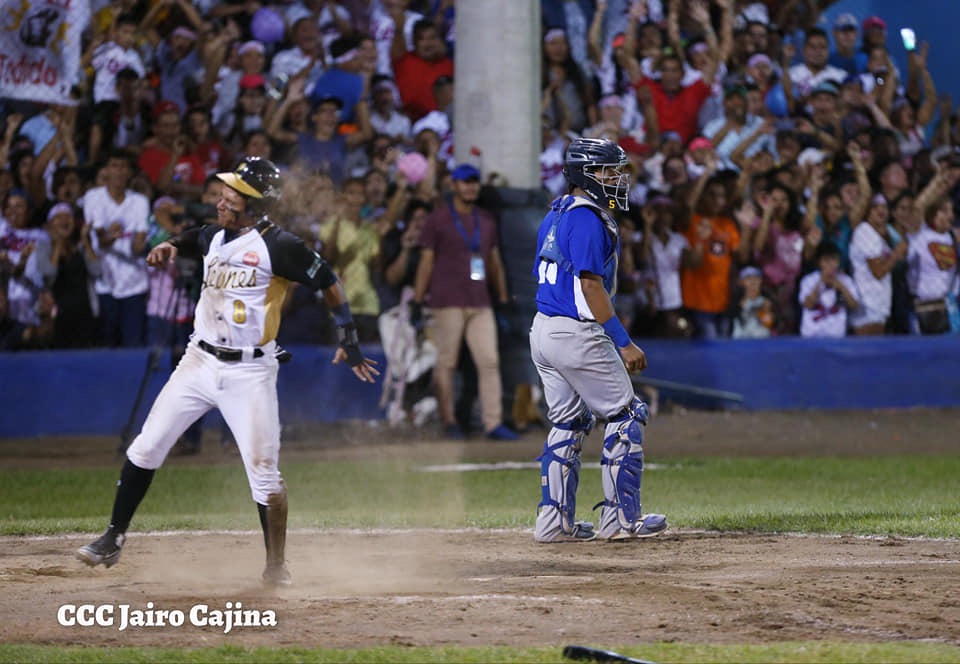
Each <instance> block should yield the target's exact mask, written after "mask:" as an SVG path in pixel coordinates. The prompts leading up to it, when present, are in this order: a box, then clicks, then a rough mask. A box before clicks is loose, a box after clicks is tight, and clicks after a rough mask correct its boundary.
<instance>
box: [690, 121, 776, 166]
mask: <svg viewBox="0 0 960 664" xmlns="http://www.w3.org/2000/svg"><path fill="white" fill-rule="evenodd" d="M726 122H727V119H726V118H725V117H719V118H717V119H716V120H711V121H710V122H708V123H707V125H706V126H705V127H704V128H703V135H704V136H706V137H707V138H709V139H711V140H713V137H714V136H716V135H717V134H718V133H720V130H721V129H722V128H723V125H724V124H726ZM762 124H763V118H761V117H760V116H759V115H748V116H747V119H746V123H745V124H744V125H743V128H741V129H731V130H730V131H728V132H727V135H726V136H724V137H723V140H721V141H720V143H719V144H717V143H714V146H713V148H714V150H715V151H716V153H717V156H718V157H719V158H720V165H721V167H722V168H728V169H731V170H734V171H739V170H740V168H739V167H738V166H737V165H736V164H734V163H733V162H732V161H730V155H732V154H733V153H734V151H735V150H736V149H737V147H739V145H740V144H741V143H742V142H743V141H744V139H746V138H747V137H748V136H750V135H751V134H753V132H755V131H756V130H757V128H759V127H760V125H762ZM771 143H772V141H770V137H769V136H761V137H760V138H759V139H757V140H756V141H754V142H753V144H752V145H751V146H750V147H749V148H747V150H746V152H745V153H744V156H745V157H747V158H750V157H752V156H753V155H755V154H757V153H758V152H760V150H763V149H767V150H770V151H771V152H772V151H773V150H772V149H771V148H772V147H773V145H771Z"/></svg>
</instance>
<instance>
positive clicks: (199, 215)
mask: <svg viewBox="0 0 960 664" xmlns="http://www.w3.org/2000/svg"><path fill="white" fill-rule="evenodd" d="M183 217H184V219H183V220H184V221H187V224H186V228H190V227H191V226H196V225H199V224H204V223H210V221H211V220H214V221H215V220H216V218H217V206H216V205H212V204H210V203H200V202H199V201H190V202H187V203H184V205H183Z"/></svg>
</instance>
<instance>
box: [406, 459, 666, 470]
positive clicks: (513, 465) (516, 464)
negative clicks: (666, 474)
mask: <svg viewBox="0 0 960 664" xmlns="http://www.w3.org/2000/svg"><path fill="white" fill-rule="evenodd" d="M668 467H669V468H679V467H680V466H679V465H669V466H668V465H665V464H658V463H645V464H643V469H644V470H662V469H663V468H668ZM599 469H600V466H598V465H597V466H594V465H591V466H583V467H582V468H581V469H580V472H584V471H588V470H599ZM417 470H419V471H420V472H422V473H469V472H474V471H478V470H487V471H489V470H540V463H539V462H538V461H498V462H496V463H446V464H436V465H430V466H421V467H420V468H417Z"/></svg>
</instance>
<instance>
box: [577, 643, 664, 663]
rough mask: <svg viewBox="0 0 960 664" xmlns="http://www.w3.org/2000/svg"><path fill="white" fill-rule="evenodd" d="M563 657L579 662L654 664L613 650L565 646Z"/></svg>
mask: <svg viewBox="0 0 960 664" xmlns="http://www.w3.org/2000/svg"><path fill="white" fill-rule="evenodd" d="M563 656H564V657H565V658H567V659H574V660H579V661H581V662H628V663H629V664H653V662H648V661H647V660H644V659H634V658H633V657H627V656H626V655H621V654H620V653H617V652H613V651H612V650H601V649H600V648H590V647H588V646H572V645H571V646H565V647H564V649H563Z"/></svg>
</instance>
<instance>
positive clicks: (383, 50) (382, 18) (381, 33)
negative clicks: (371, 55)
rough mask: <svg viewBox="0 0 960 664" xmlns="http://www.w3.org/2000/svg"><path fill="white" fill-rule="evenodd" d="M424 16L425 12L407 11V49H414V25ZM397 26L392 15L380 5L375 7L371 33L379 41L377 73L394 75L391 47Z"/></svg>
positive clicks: (404, 33)
mask: <svg viewBox="0 0 960 664" xmlns="http://www.w3.org/2000/svg"><path fill="white" fill-rule="evenodd" d="M422 18H423V14H418V13H417V12H411V11H408V12H406V21H405V22H404V24H403V35H404V37H405V39H406V42H407V50H408V51H412V50H413V25H414V23H416V22H417V21H419V20H420V19H422ZM395 29H396V26H394V23H393V19H392V18H390V15H389V14H387V13H386V12H384V11H383V10H382V9H380V8H379V7H377V8H375V9H374V10H373V12H372V14H371V16H370V34H371V35H373V39H374V41H376V42H377V73H378V74H387V75H388V76H393V61H392V60H391V58H390V47H391V46H392V45H393V35H394V32H395Z"/></svg>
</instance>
